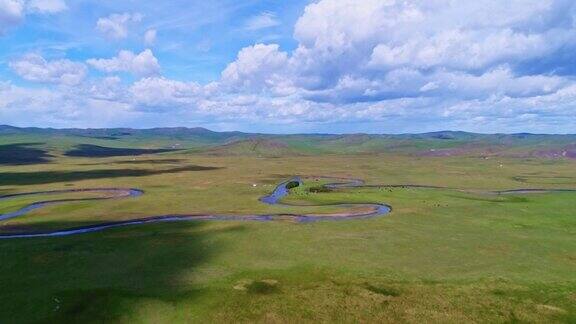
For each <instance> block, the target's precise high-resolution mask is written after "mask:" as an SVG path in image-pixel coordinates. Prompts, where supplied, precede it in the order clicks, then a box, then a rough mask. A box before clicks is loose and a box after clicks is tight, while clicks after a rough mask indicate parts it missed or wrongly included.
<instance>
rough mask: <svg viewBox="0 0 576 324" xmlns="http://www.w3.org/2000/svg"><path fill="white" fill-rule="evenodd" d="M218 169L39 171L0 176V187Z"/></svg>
mask: <svg viewBox="0 0 576 324" xmlns="http://www.w3.org/2000/svg"><path fill="white" fill-rule="evenodd" d="M218 169H221V168H219V167H205V166H200V165H188V166H184V167H179V168H172V169H165V170H148V169H102V170H87V171H40V172H5V173H2V174H1V176H0V185H4V186H8V185H34V184H47V183H59V182H74V181H81V180H89V179H109V178H121V177H145V176H152V175H160V174H171V173H180V172H194V171H196V172H197V171H211V170H218Z"/></svg>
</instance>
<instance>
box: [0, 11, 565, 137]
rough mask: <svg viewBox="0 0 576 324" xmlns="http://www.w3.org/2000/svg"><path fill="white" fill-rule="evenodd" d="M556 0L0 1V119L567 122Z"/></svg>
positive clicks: (275, 127) (223, 124) (490, 128)
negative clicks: (468, 0) (472, 0)
mask: <svg viewBox="0 0 576 324" xmlns="http://www.w3.org/2000/svg"><path fill="white" fill-rule="evenodd" d="M575 16H576V4H574V3H573V1H568V0H538V1H536V0H510V1H505V2H504V1H500V0H478V1H474V2H473V3H470V2H465V1H448V0H402V1H400V0H363V1H357V0H317V1H310V0H301V1H300V0H294V1H281V0H261V1H257V0H246V1H233V0H212V1H185V0H172V1H162V2H160V1H144V0H140V1H135V0H127V1H111V0H99V1H96V0H75V1H72V0H0V44H1V46H0V124H11V125H17V126H40V127H138V128H143V127H158V126H160V127H163V126H191V127H194V126H203V127H207V128H210V129H214V130H242V131H251V132H272V133H296V132H331V133H355V132H368V133H402V132H425V131H435V130H445V129H453V130H466V131H475V132H485V133H491V132H538V133H576V130H574V127H573V125H576V123H575V122H576V114H575V113H576V105H575V102H576V83H575V80H574V76H575V74H576V59H575V56H574V53H575V52H576V51H575V50H576V22H575V20H574V18H575Z"/></svg>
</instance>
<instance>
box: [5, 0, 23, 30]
mask: <svg viewBox="0 0 576 324" xmlns="http://www.w3.org/2000/svg"><path fill="white" fill-rule="evenodd" d="M23 18H24V4H23V2H22V1H19V0H0V35H1V34H3V33H5V32H6V30H8V29H9V28H12V27H14V26H16V25H18V24H19V23H20V22H21V21H22V19H23Z"/></svg>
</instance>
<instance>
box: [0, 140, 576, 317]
mask: <svg viewBox="0 0 576 324" xmlns="http://www.w3.org/2000/svg"><path fill="white" fill-rule="evenodd" d="M10 136H12V135H10ZM14 136H19V138H20V139H19V140H18V141H15V138H16V137H11V138H8V137H4V136H0V141H1V142H2V144H4V145H9V144H13V143H16V142H19V143H37V142H39V140H40V139H39V138H38V137H37V136H36V135H34V136H32V135H14ZM23 137H24V138H23ZM349 140H350V139H349V138H348V141H349ZM154 141H156V142H154ZM154 141H147V140H146V139H144V138H142V139H138V140H133V141H132V142H131V141H129V140H124V139H123V140H120V141H118V140H107V139H89V140H86V139H82V138H78V137H70V136H66V137H65V139H64V140H62V141H60V140H54V141H49V140H46V139H44V141H43V143H48V144H42V145H40V146H39V147H40V148H41V149H42V150H45V151H46V152H45V153H46V154H49V155H50V158H49V161H43V162H38V163H27V164H24V165H18V164H10V163H7V164H5V165H0V170H1V171H0V195H6V194H14V193H24V192H33V191H45V190H59V189H73V188H108V187H121V188H140V189H143V190H144V191H145V195H143V196H141V197H137V198H125V199H117V200H106V201H84V202H71V203H66V204H61V205H53V206H48V207H46V208H44V209H40V210H35V211H33V212H32V213H31V214H29V215H26V216H23V217H21V218H16V219H12V220H9V221H5V222H1V223H0V231H1V232H10V231H13V230H14V229H17V230H46V229H58V228H70V227H76V226H81V225H86V224H94V223H98V222H105V221H113V220H125V219H132V218H139V217H146V216H152V215H165V214H203V213H218V214H254V213H302V212H310V213H322V212H333V211H335V208H334V207H282V206H268V205H265V204H262V203H260V202H259V201H258V198H259V197H260V196H262V195H265V194H267V193H269V192H270V191H271V190H272V189H273V188H274V186H275V185H276V184H277V183H278V182H280V181H282V180H285V179H287V178H289V177H291V176H294V175H299V176H302V177H303V178H304V179H305V185H304V186H302V187H298V188H295V189H293V190H292V192H291V194H290V195H289V196H288V197H287V198H286V199H285V201H287V202H290V203H295V204H301V205H306V204H329V203H337V202H351V203H352V202H378V203H387V204H390V205H391V206H392V207H393V211H392V213H391V214H390V215H388V216H385V217H380V218H374V219H366V220H349V221H325V222H318V223H311V224H296V223H293V222H290V221H279V222H272V223H253V222H179V223H166V224H148V225H142V226H135V227H130V228H118V229H112V230H108V231H104V232H99V233H92V234H84V235H78V236H71V237H60V238H49V239H48V238H46V239H44V238H42V239H17V240H0V323H32V322H54V323H56V322H57V323H62V322H68V323H85V322H88V323H89V322H107V323H108V322H112V323H113V322H123V323H127V322H129V323H133V322H141V323H174V322H264V323H285V322H287V323H293V322H298V323H299V322H314V323H316V322H347V323H358V322H363V323H365V322H411V323H420V322H442V323H461V322H491V323H492V322H497V323H498V322H499V323H509V322H520V323H522V322H527V323H535V322H566V323H570V322H576V239H575V237H576V212H575V211H574V206H575V205H574V202H575V201H576V193H568V192H566V193H547V194H524V195H519V194H518V195H516V194H514V195H495V194H489V193H487V192H486V191H490V190H504V189H516V188H576V161H573V160H569V159H543V158H532V157H513V156H490V157H489V158H487V157H486V156H481V155H476V154H472V155H465V156H442V157H433V156H419V155H414V154H412V153H413V152H414V151H413V149H410V152H401V151H402V150H392V151H386V150H384V151H383V152H379V153H378V152H372V153H370V154H335V153H333V151H334V150H336V147H337V146H334V147H332V148H330V147H329V145H326V146H325V147H324V148H323V149H324V150H325V151H323V152H321V150H322V147H320V146H319V145H318V144H317V143H316V142H314V141H310V140H308V139H304V140H303V139H302V138H299V137H297V136H294V137H288V138H283V141H284V142H286V143H290V145H289V148H290V149H286V147H285V146H283V145H276V144H274V143H273V144H270V143H269V142H267V143H264V146H263V148H262V149H258V150H256V151H257V152H258V154H244V153H245V152H246V150H247V151H250V150H252V149H253V146H250V145H247V144H246V141H244V140H242V142H241V143H243V144H241V145H240V147H241V148H240V149H238V146H234V149H230V148H229V147H227V146H225V145H227V144H224V146H223V147H224V149H222V148H221V147H222V146H220V148H218V149H215V148H213V147H212V148H210V149H208V150H202V149H198V147H200V146H199V145H196V144H195V143H196V142H190V144H189V145H188V144H187V145H183V146H185V148H186V149H184V150H181V151H174V152H166V153H160V154H143V155H133V156H112V157H101V158H94V157H72V156H66V151H67V150H69V149H70V148H72V147H74V146H76V145H79V144H91V145H99V146H105V147H117V148H126V147H130V148H141V149H157V148H166V147H169V144H168V143H170V142H171V141H170V139H166V140H163V139H155V140H154ZM218 141H221V139H220V138H218ZM331 141H333V139H331ZM416 141H417V140H416ZM362 143H366V142H365V141H363V142H362ZM334 145H336V144H334ZM338 145H344V144H338ZM347 145H348V146H350V145H352V144H347ZM362 145H368V146H369V145H370V144H362ZM410 145H413V144H410ZM410 145H409V146H410ZM418 145H423V147H424V149H426V147H429V146H425V145H424V144H418ZM244 146H246V147H244ZM269 146H270V147H269ZM344 146H346V145H344ZM294 147H299V150H298V151H299V152H304V151H306V152H309V154H295V152H294V151H293V148H294ZM410 147H412V146H410ZM269 149H275V150H277V151H275V154H273V155H279V156H278V157H274V156H267V155H266V154H265V153H266V151H268V150H269ZM367 150H368V149H367ZM370 150H371V149H370ZM350 151H353V149H350ZM326 152H330V153H326ZM241 153H242V154H241ZM320 153H322V154H320ZM343 153H346V152H343ZM320 176H331V177H352V178H361V179H364V180H365V181H366V183H367V184H369V185H383V186H380V187H374V188H355V189H352V188H349V189H337V190H332V191H330V192H314V190H312V191H311V190H310V188H312V187H317V186H319V185H320V184H322V183H323V181H326V180H325V179H322V178H319V177H320ZM401 184H413V185H433V186H442V187H450V188H460V189H466V190H467V192H462V191H457V190H451V189H424V188H401V187H386V186H385V185H401ZM93 196H97V195H96V194H94V193H74V194H69V195H60V194H58V195H39V196H34V197H25V198H24V197H22V198H15V199H11V200H6V201H0V213H2V212H7V211H11V210H14V209H17V208H19V207H22V206H25V205H27V204H29V203H31V202H33V201H36V200H46V199H62V198H83V197H93Z"/></svg>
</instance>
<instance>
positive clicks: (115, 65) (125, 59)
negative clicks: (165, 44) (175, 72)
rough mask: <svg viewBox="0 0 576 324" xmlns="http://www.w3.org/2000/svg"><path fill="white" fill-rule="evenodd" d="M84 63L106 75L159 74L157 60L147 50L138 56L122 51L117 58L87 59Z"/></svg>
mask: <svg viewBox="0 0 576 324" xmlns="http://www.w3.org/2000/svg"><path fill="white" fill-rule="evenodd" d="M86 62H87V63H88V64H90V65H91V66H92V67H94V68H96V69H98V70H100V71H104V72H106V73H114V72H128V73H132V74H134V75H137V76H151V75H156V74H159V73H160V64H159V63H158V59H157V58H156V57H155V56H154V53H152V51H151V50H149V49H147V50H144V51H142V52H141V53H140V54H134V53H133V52H131V51H125V50H123V51H120V52H119V53H118V56H116V57H113V58H110V59H89V60H88V61H86Z"/></svg>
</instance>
